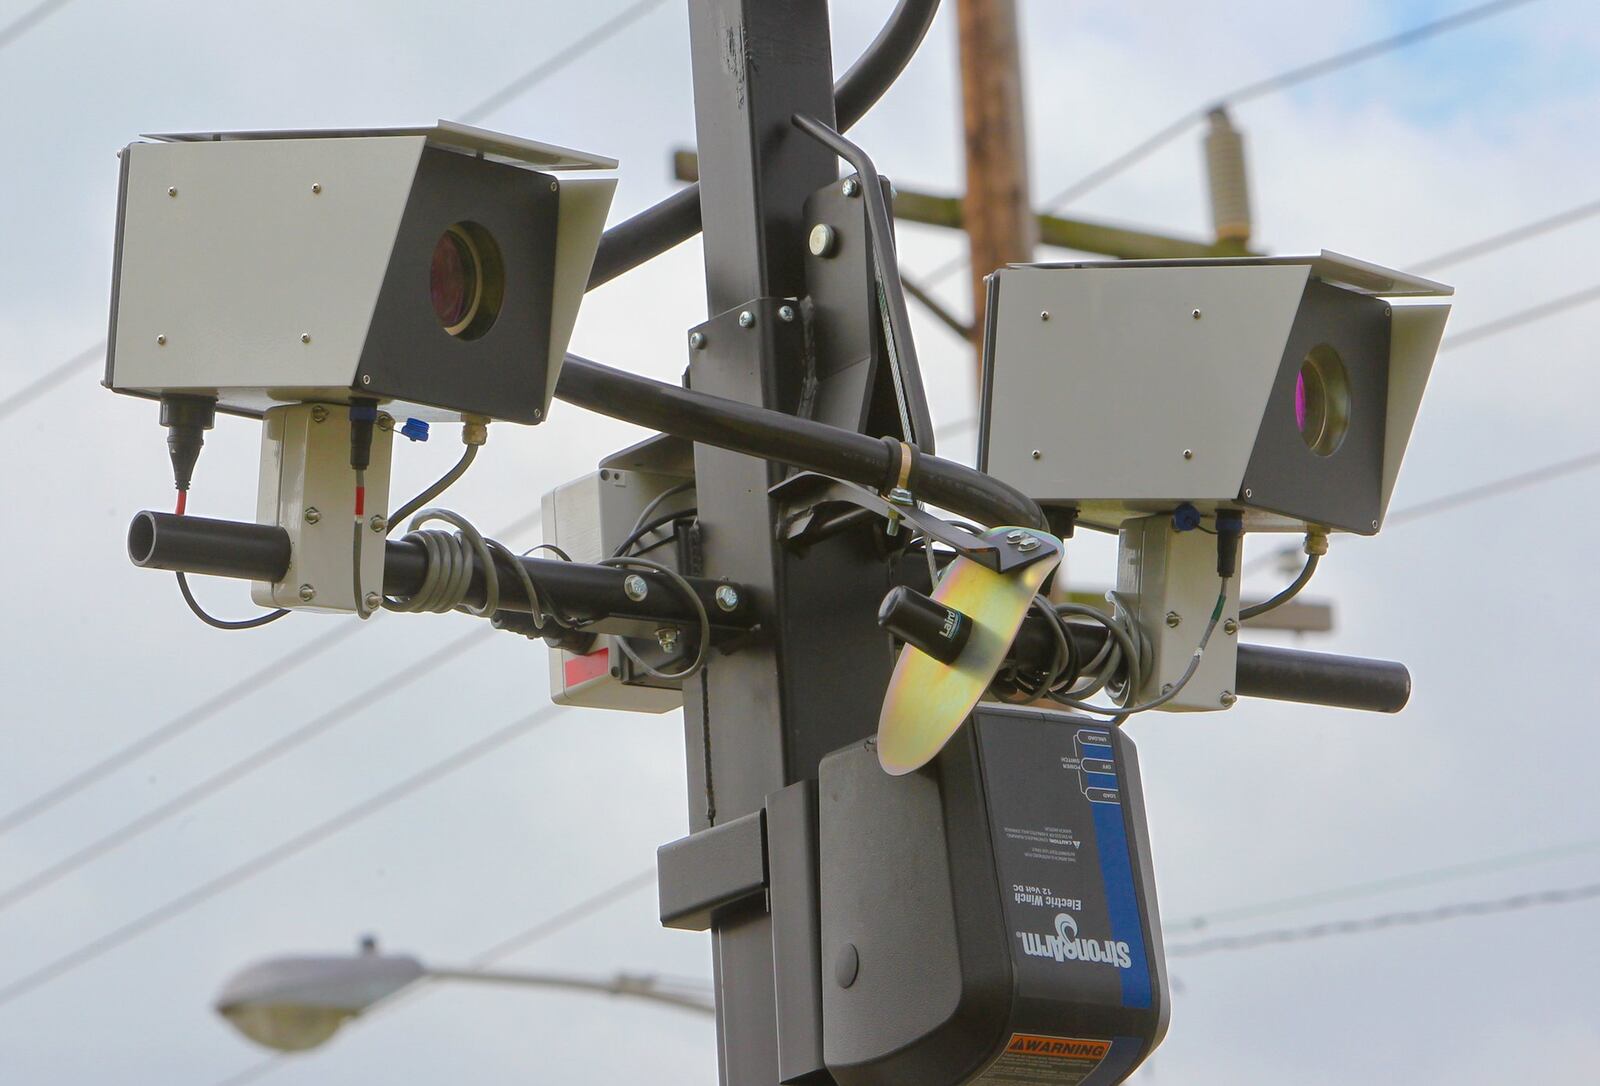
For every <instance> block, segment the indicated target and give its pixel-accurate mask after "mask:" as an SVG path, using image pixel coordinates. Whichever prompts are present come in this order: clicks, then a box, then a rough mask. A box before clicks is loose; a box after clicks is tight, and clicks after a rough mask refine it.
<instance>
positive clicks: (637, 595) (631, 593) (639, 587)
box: [622, 573, 650, 603]
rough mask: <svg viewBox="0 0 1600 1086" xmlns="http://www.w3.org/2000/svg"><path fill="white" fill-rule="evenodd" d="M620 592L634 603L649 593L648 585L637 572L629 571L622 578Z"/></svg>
mask: <svg viewBox="0 0 1600 1086" xmlns="http://www.w3.org/2000/svg"><path fill="white" fill-rule="evenodd" d="M622 592H623V594H624V595H626V596H627V597H628V598H629V599H630V600H632V601H633V602H634V603H638V602H639V601H640V600H642V599H644V598H645V597H646V596H648V595H649V594H650V585H649V583H648V582H646V581H645V579H644V578H643V577H641V576H639V575H638V574H637V573H630V574H628V575H627V576H626V577H624V578H623V579H622Z"/></svg>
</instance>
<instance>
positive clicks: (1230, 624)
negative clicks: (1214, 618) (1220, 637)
mask: <svg viewBox="0 0 1600 1086" xmlns="http://www.w3.org/2000/svg"><path fill="white" fill-rule="evenodd" d="M1222 632H1223V633H1225V634H1236V633H1238V632H1239V624H1238V623H1237V622H1235V621H1234V620H1233V619H1231V618H1230V619H1228V620H1227V621H1226V622H1224V623H1223V624H1222Z"/></svg>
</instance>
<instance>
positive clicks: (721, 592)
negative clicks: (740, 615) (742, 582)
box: [716, 584, 739, 611]
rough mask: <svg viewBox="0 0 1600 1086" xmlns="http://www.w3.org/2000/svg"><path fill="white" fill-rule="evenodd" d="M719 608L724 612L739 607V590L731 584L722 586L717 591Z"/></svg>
mask: <svg viewBox="0 0 1600 1086" xmlns="http://www.w3.org/2000/svg"><path fill="white" fill-rule="evenodd" d="M716 599H717V606H718V607H720V608H722V609H723V610H724V611H732V610H735V609H736V608H737V607H738V606H739V590H738V589H737V588H735V587H733V585H731V584H720V585H718V586H717V591H716Z"/></svg>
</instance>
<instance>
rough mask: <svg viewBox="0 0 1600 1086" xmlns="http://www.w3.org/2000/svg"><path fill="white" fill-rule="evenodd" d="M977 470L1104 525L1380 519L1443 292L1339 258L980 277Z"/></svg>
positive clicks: (1101, 266) (1364, 525)
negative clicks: (1168, 520)
mask: <svg viewBox="0 0 1600 1086" xmlns="http://www.w3.org/2000/svg"><path fill="white" fill-rule="evenodd" d="M989 290H990V293H989V322H988V327H987V330H986V335H985V344H984V358H985V363H986V364H985V371H984V372H985V383H984V413H983V420H982V433H981V435H980V440H979V446H980V452H979V455H980V457H981V460H980V464H981V466H983V467H984V469H985V470H986V471H988V472H989V473H990V474H991V475H993V476H995V477H996V478H999V479H1003V480H1004V481H1005V482H1008V483H1010V484H1012V485H1013V486H1016V487H1018V488H1019V489H1021V490H1023V491H1024V492H1025V493H1027V494H1028V495H1029V496H1030V497H1032V498H1034V499H1036V500H1038V501H1039V502H1041V503H1042V504H1045V505H1047V506H1048V505H1055V506H1066V507H1070V508H1072V509H1075V510H1076V511H1077V513H1078V515H1079V516H1081V517H1082V518H1084V519H1085V520H1086V521H1088V522H1090V523H1099V524H1102V525H1105V526H1108V527H1115V526H1118V525H1121V524H1123V523H1124V522H1126V521H1129V520H1132V519H1134V518H1138V517H1144V516H1150V515H1155V514H1166V513H1171V512H1172V511H1173V510H1174V509H1176V508H1178V507H1179V506H1182V505H1185V504H1187V505H1191V506H1193V507H1194V508H1195V510H1197V511H1198V512H1200V513H1202V514H1210V513H1212V512H1214V511H1215V510H1216V509H1218V508H1227V509H1230V510H1239V511H1242V512H1243V514H1244V519H1245V527H1246V528H1247V529H1248V530H1250V531H1293V530H1302V529H1303V528H1305V527H1306V526H1307V525H1319V526H1322V527H1325V528H1337V529H1342V530H1345V531H1350V532H1358V533H1362V534H1367V535H1370V534H1372V533H1373V532H1376V531H1377V530H1378V528H1379V527H1380V525H1381V524H1382V522H1383V516H1384V511H1385V510H1386V509H1387V507H1388V504H1389V497H1390V494H1391V493H1392V492H1393V489H1394V483H1395V478H1396V476H1397V474H1398V473H1399V470H1400V461H1401V458H1402V457H1403V456H1404V454H1405V450H1406V444H1407V442H1408V441H1409V440H1410V437H1411V429H1412V424H1413V422H1414V421H1415V419H1416V415H1417V409H1418V407H1419V406H1420V404H1421V400H1422V392H1423V388H1424V386H1425V385H1426V384H1427V380H1428V374H1429V371H1430V370H1431V368H1432V366H1433V359H1434V355H1435V353H1436V352H1437V351H1438V348H1439V341H1440V337H1441V336H1442V335H1443V332H1444V324H1445V319H1446V317H1447V315H1448V313H1449V309H1450V307H1449V305H1448V304H1443V303H1433V304H1426V303H1423V304H1417V303H1416V302H1415V300H1416V299H1423V298H1430V297H1440V296H1445V295H1448V294H1450V293H1451V289H1450V288H1449V287H1446V286H1443V285H1441V284H1439V283H1434V282H1431V281H1429V280H1426V279H1419V278H1417V277H1415V276H1410V275H1405V274H1403V273H1400V272H1396V271H1391V270H1389V269H1386V268H1380V267H1377V266H1375V265H1371V264H1367V263H1363V262H1361V261H1358V260H1352V259H1350V258H1348V257H1343V256H1339V255H1337V254H1334V253H1327V252H1324V253H1321V254H1319V255H1317V256H1303V257H1262V258H1240V259H1208V260H1188V261H1183V260H1135V261H1119V262H1114V263H1082V264H1035V265H1022V266H1013V267H1008V268H1004V269H1001V270H1000V271H998V272H996V273H995V274H994V275H993V276H992V277H991V280H990V287H989Z"/></svg>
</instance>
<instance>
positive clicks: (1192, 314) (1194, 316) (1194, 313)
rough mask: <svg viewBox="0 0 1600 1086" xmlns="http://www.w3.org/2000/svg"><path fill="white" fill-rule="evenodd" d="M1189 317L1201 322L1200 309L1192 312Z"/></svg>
mask: <svg viewBox="0 0 1600 1086" xmlns="http://www.w3.org/2000/svg"><path fill="white" fill-rule="evenodd" d="M1189 316H1190V317H1192V318H1194V319H1195V320H1199V319H1200V311H1199V310H1198V309H1196V310H1194V311H1193V312H1191V313H1190V314H1189Z"/></svg>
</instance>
